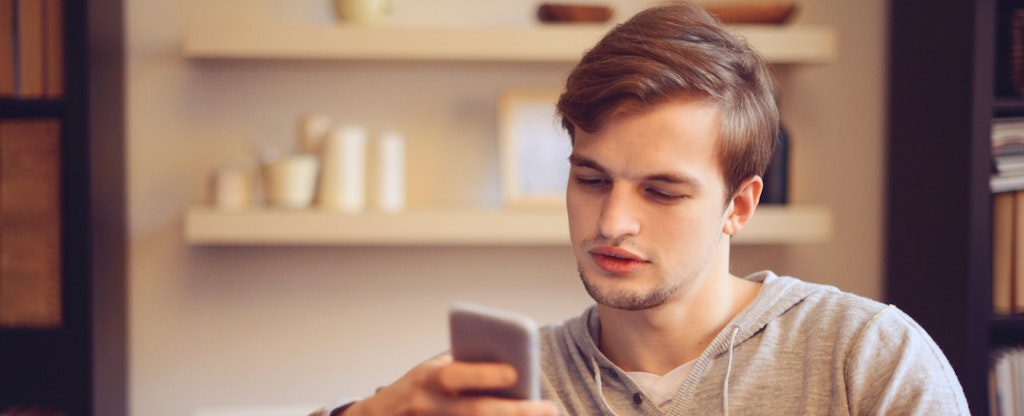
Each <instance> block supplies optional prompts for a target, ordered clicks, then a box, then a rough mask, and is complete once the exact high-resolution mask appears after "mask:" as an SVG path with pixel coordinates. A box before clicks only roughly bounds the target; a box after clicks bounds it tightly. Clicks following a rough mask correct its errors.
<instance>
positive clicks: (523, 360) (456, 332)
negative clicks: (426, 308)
mask: <svg viewBox="0 0 1024 416" xmlns="http://www.w3.org/2000/svg"><path fill="white" fill-rule="evenodd" d="M448 320H449V328H450V333H451V347H452V357H454V358H455V360H456V361H464V362H500V363H507V364H511V365H512V366H513V367H515V368H516V371H517V372H518V374H519V378H518V379H517V380H518V381H517V382H516V385H515V386H512V387H511V388H508V389H504V390H494V391H486V392H478V393H479V394H485V395H491V396H497V397H504V398H510V399H522V400H539V399H540V344H539V339H538V338H539V335H538V330H537V324H535V323H534V322H533V320H532V319H530V318H529V317H527V316H525V315H522V314H519V313H515V312H510V311H505V310H500V309H496V308H491V307H487V306H483V305H477V304H473V303H468V302H456V303H455V304H453V305H452V307H451V310H450V311H449V314H448Z"/></svg>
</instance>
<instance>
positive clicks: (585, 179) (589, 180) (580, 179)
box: [573, 176, 608, 187]
mask: <svg viewBox="0 0 1024 416" xmlns="http://www.w3.org/2000/svg"><path fill="white" fill-rule="evenodd" d="M573 179H574V180H575V181H576V183H578V184H580V185H583V186H589V187H598V186H602V185H604V184H606V183H608V180H607V179H605V178H601V177H591V176H574V177H573Z"/></svg>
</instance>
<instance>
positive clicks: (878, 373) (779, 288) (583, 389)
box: [541, 272, 970, 415]
mask: <svg viewBox="0 0 1024 416" xmlns="http://www.w3.org/2000/svg"><path fill="white" fill-rule="evenodd" d="M747 279H749V280H753V281H757V282H765V281H766V279H767V282H766V283H765V284H764V286H763V287H762V288H761V290H760V293H759V294H758V295H757V298H756V299H755V300H754V302H753V303H751V304H750V305H749V306H748V307H747V308H746V309H744V310H743V312H741V313H740V314H739V315H737V316H736V317H735V318H734V319H733V320H732V322H730V323H729V324H728V325H727V326H726V327H725V329H724V330H722V332H721V333H719V334H718V335H717V336H716V337H715V338H714V340H713V341H712V342H711V344H710V345H709V346H708V347H707V349H705V350H704V353H703V354H701V356H700V357H699V358H697V360H696V361H695V362H694V366H693V369H692V370H691V371H690V374H689V376H688V377H687V378H686V380H685V381H684V382H683V385H682V387H681V388H680V389H679V392H678V393H676V396H675V398H674V399H673V400H672V403H671V404H670V405H669V407H668V411H667V412H666V413H663V412H662V411H661V410H660V409H659V408H658V406H657V404H656V403H654V402H653V401H652V400H649V399H648V398H647V397H646V396H644V394H643V393H642V392H641V391H640V388H639V387H637V385H636V384H635V383H634V382H633V380H632V379H630V377H629V376H628V375H626V373H625V372H624V371H623V370H622V369H620V368H619V367H618V366H616V365H615V364H614V363H612V362H611V361H609V360H608V359H607V358H606V357H605V356H604V355H603V354H602V353H601V351H600V350H599V349H598V347H597V344H596V343H595V342H594V340H595V339H597V334H598V333H599V332H600V324H599V322H598V318H597V311H596V309H595V308H593V307H592V308H590V309H588V310H587V311H586V312H584V313H583V315H582V316H580V317H578V318H574V319H571V320H568V321H566V322H565V323H564V324H562V325H560V326H549V327H546V328H544V329H543V330H542V336H541V356H542V364H541V368H542V372H543V379H542V383H541V385H542V394H543V396H544V398H546V399H551V400H554V401H556V402H559V403H560V404H561V406H562V412H563V413H565V414H571V415H601V414H604V415H613V414H619V415H633V414H637V415H661V414H668V415H729V414H732V415H823V414H828V415H882V414H893V415H969V414H970V412H969V411H968V409H967V401H966V400H965V398H964V394H963V389H962V388H961V386H960V383H959V381H958V380H957V378H956V374H954V373H953V369H952V367H950V365H949V362H948V361H947V360H946V357H945V356H944V355H943V354H942V351H941V350H939V347H938V346H937V345H936V344H935V342H934V341H933V340H932V339H931V337H929V336H928V334H927V333H925V331H924V330H923V329H922V328H921V327H920V326H919V325H918V324H917V323H916V322H914V321H913V320H912V319H911V318H910V317H909V316H907V315H906V314H905V313H903V312H902V311H900V310H899V309H897V308H896V307H894V306H891V305H885V304H881V303H878V302H875V301H873V300H870V299H867V298H863V297H859V296H856V295H853V294H850V293H845V292H841V291H839V290H838V289H836V288H835V287H831V286H824V285H818V284H812V283H807V282H803V281H800V280H798V279H795V278H792V277H777V276H775V275H774V274H773V273H771V272H760V273H756V274H754V275H751V276H748V277H747Z"/></svg>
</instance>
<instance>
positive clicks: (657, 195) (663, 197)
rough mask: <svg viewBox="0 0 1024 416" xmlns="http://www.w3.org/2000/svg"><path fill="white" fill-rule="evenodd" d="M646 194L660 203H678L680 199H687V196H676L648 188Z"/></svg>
mask: <svg viewBox="0 0 1024 416" xmlns="http://www.w3.org/2000/svg"><path fill="white" fill-rule="evenodd" d="M646 193H647V195H648V196H649V197H651V198H653V199H656V200H658V201H664V202H675V201H678V200H680V199H683V198H686V196H685V195H678V194H674V193H671V192H664V191H661V190H658V189H655V188H648V189H647V190H646Z"/></svg>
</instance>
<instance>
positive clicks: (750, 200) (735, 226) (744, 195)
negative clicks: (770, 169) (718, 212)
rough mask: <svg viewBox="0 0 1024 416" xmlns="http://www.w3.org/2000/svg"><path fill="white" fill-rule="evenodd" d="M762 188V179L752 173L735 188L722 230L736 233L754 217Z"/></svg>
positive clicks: (727, 232)
mask: <svg viewBox="0 0 1024 416" xmlns="http://www.w3.org/2000/svg"><path fill="white" fill-rule="evenodd" d="M762 189H764V180H763V179H761V177H760V176H757V175H754V176H751V177H749V178H747V179H746V180H744V181H743V182H742V183H740V186H739V187H738V188H737V189H736V193H734V194H733V195H732V199H731V200H730V201H729V207H728V208H727V209H726V213H725V214H726V217H725V224H724V225H723V228H722V232H724V233H726V234H728V235H736V234H738V233H739V232H740V230H742V229H743V227H745V226H746V225H747V223H748V222H750V219H751V218H753V217H754V211H755V210H757V204H758V202H760V201H761V190H762Z"/></svg>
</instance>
